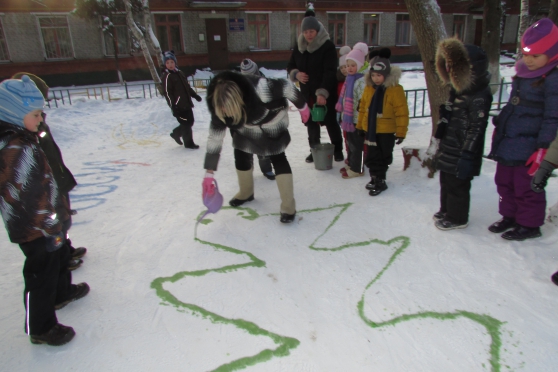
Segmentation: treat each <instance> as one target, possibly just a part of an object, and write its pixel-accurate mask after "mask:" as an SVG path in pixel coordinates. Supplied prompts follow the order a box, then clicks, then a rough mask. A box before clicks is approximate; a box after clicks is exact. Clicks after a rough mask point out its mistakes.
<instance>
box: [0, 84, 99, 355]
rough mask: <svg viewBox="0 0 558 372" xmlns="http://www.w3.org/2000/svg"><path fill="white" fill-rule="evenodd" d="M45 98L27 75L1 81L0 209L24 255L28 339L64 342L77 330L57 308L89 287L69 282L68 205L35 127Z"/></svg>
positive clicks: (39, 120) (37, 341) (36, 341)
mask: <svg viewBox="0 0 558 372" xmlns="http://www.w3.org/2000/svg"><path fill="white" fill-rule="evenodd" d="M43 106H44V98H43V95H42V94H41V92H40V91H39V89H37V86H36V85H35V83H34V82H33V81H31V79H30V78H29V77H28V76H27V75H23V76H22V77H21V79H9V80H4V81H3V82H2V83H0V205H1V206H2V208H0V211H1V212H2V218H3V220H4V225H5V227H6V230H7V232H8V236H9V238H10V241H11V242H13V243H16V244H19V246H20V248H21V250H22V252H23V254H24V255H25V264H24V266H23V278H24V282H25V289H24V304H25V309H26V317H25V329H26V332H27V334H28V335H29V337H30V341H31V343H34V344H48V345H54V346H58V345H63V344H65V343H67V342H69V341H70V340H71V339H72V338H73V337H74V335H75V332H74V330H73V328H72V327H67V326H64V325H62V324H60V323H58V320H57V318H56V313H55V310H58V309H61V308H63V307H64V306H66V305H67V304H69V303H70V302H72V301H75V300H77V299H79V298H81V297H83V296H85V295H86V294H87V293H88V292H89V286H88V285H87V284H86V283H81V284H78V285H73V284H71V283H72V274H71V273H70V272H69V271H68V261H69V260H70V250H69V248H68V246H67V245H66V244H64V235H63V230H62V225H63V222H64V221H67V220H68V218H69V208H68V205H67V203H65V199H64V198H63V197H61V195H60V194H59V192H58V188H57V185H56V181H55V178H54V176H53V174H52V170H51V167H50V166H49V164H48V160H47V158H46V156H45V154H44V152H43V151H42V150H41V148H40V146H39V143H38V139H37V131H38V128H39V125H40V124H41V120H42V116H41V114H42V109H43Z"/></svg>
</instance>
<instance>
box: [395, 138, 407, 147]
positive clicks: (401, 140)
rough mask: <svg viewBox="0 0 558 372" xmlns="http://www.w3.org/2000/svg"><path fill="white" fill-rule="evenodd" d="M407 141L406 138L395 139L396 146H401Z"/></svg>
mask: <svg viewBox="0 0 558 372" xmlns="http://www.w3.org/2000/svg"><path fill="white" fill-rule="evenodd" d="M403 141H405V137H395V144H396V145H400V144H402V143H403Z"/></svg>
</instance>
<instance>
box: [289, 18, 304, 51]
mask: <svg viewBox="0 0 558 372" xmlns="http://www.w3.org/2000/svg"><path fill="white" fill-rule="evenodd" d="M303 19H304V13H291V48H292V49H295V48H296V47H297V43H298V35H300V34H301V33H302V29H301V24H302V20H303Z"/></svg>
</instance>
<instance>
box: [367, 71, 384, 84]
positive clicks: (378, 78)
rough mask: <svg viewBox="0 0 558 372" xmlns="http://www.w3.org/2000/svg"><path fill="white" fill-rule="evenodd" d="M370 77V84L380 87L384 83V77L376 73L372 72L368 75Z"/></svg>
mask: <svg viewBox="0 0 558 372" xmlns="http://www.w3.org/2000/svg"><path fill="white" fill-rule="evenodd" d="M370 77H371V78H372V82H373V83H374V84H376V85H382V84H383V83H384V81H385V80H386V78H385V77H384V75H382V74H379V73H377V72H372V73H371V74H370Z"/></svg>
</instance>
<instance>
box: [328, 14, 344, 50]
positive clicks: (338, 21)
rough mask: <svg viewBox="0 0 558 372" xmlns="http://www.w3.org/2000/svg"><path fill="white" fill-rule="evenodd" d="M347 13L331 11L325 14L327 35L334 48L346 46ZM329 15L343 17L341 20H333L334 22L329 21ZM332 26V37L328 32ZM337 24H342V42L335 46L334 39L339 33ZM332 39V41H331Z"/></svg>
mask: <svg viewBox="0 0 558 372" xmlns="http://www.w3.org/2000/svg"><path fill="white" fill-rule="evenodd" d="M347 13H348V12H335V11H331V12H327V32H328V33H329V39H330V40H331V41H332V42H333V44H335V47H337V48H339V47H342V46H343V45H347ZM330 15H336V16H337V15H342V16H343V20H339V19H335V20H330V19H329V16H330ZM331 24H333V25H334V26H333V30H334V31H333V35H332V34H331V32H329V26H330V25H331ZM339 24H343V40H342V41H341V42H340V43H339V44H337V43H336V41H337V40H336V38H337V36H336V35H337V32H338V31H339V29H338V25H339ZM332 37H333V39H332Z"/></svg>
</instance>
